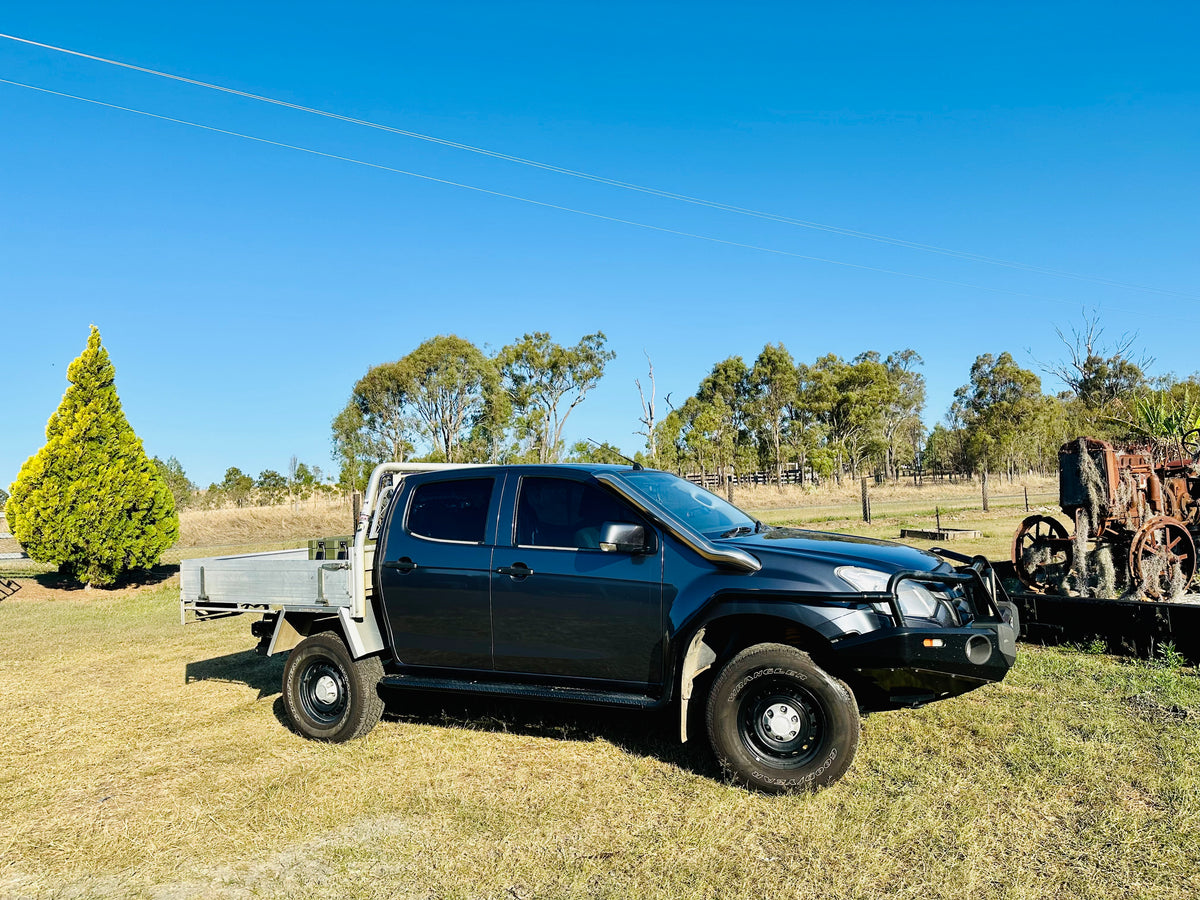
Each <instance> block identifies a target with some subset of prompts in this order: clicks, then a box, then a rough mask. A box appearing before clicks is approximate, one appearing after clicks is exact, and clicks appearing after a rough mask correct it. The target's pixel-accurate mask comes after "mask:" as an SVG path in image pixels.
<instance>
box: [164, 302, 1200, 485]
mask: <svg viewBox="0 0 1200 900" xmlns="http://www.w3.org/2000/svg"><path fill="white" fill-rule="evenodd" d="M1058 334H1059V337H1060V339H1061V341H1062V345H1063V354H1064V355H1063V358H1061V359H1059V360H1056V361H1052V362H1049V363H1038V364H1036V365H1037V366H1038V368H1039V369H1040V370H1041V372H1042V374H1044V375H1052V376H1054V377H1056V378H1057V379H1058V380H1060V381H1061V382H1062V383H1063V384H1064V385H1065V386H1066V387H1065V389H1064V390H1063V391H1061V392H1059V393H1057V394H1048V393H1046V392H1044V390H1043V387H1042V378H1041V375H1039V374H1038V372H1037V371H1035V370H1034V369H1031V368H1025V367H1023V366H1021V365H1020V364H1018V362H1017V361H1016V360H1015V358H1014V357H1013V355H1012V354H1011V353H1009V352H1001V353H999V354H992V353H984V354H981V355H979V356H978V357H976V359H975V361H974V363H973V364H972V366H971V369H970V371H969V373H968V376H967V381H966V383H965V384H963V385H962V386H961V387H959V388H958V390H957V391H955V394H954V400H953V402H952V403H951V406H950V408H949V410H948V411H947V412H946V413H945V415H944V417H943V418H942V420H941V421H939V422H937V423H936V424H935V425H934V427H933V428H932V429H928V428H926V426H925V424H924V414H925V397H926V384H925V377H924V375H923V373H922V371H921V370H922V367H923V365H924V361H923V360H922V358H921V356H920V354H919V353H917V351H915V350H913V349H911V348H904V349H898V350H895V351H893V352H891V353H889V354H887V355H886V356H884V355H883V354H881V353H879V352H877V351H873V350H868V351H864V352H862V353H859V354H858V355H857V356H854V357H853V358H850V359H848V360H847V359H844V358H842V357H840V356H838V355H836V354H826V355H824V356H821V357H818V358H817V359H815V360H812V361H803V360H802V361H797V360H795V359H794V358H793V356H792V354H791V353H790V352H789V351H788V349H787V347H786V346H784V344H782V343H768V344H767V345H765V346H764V347H763V349H762V351H761V352H760V353H759V354H758V356H757V357H756V358H755V359H754V360H753V361H752V362H750V363H747V362H746V361H745V360H744V359H743V358H742V357H741V356H730V357H728V358H726V359H724V360H721V361H720V362H717V363H715V364H714V365H713V366H712V368H711V369H710V371H709V372H708V374H706V375H705V376H704V377H703V378H702V379H701V381H700V383H699V385H698V386H697V388H696V390H695V392H694V393H693V394H692V395H691V396H689V397H687V398H686V399H684V400H682V401H674V402H673V401H672V398H671V396H670V395H667V396H666V397H664V398H662V399H661V401H660V399H659V398H658V396H657V391H656V385H655V376H654V366H653V362H652V361H651V359H650V357H649V356H648V355H647V365H648V377H647V379H646V381H645V383H643V381H642V379H637V380H635V382H634V387H636V390H637V394H638V398H639V400H640V404H641V415H640V416H638V417H637V422H638V423H639V425H640V427H639V428H638V429H636V430H634V432H633V433H635V434H637V435H639V436H640V437H641V438H642V439H643V441H644V446H643V447H642V448H641V449H639V450H638V451H637V452H636V453H635V454H634V459H635V460H636V461H637V462H640V463H643V464H645V465H648V466H652V467H655V468H661V469H667V470H670V471H675V472H679V473H681V474H684V473H704V474H710V475H711V474H716V475H717V478H718V482H719V483H725V482H726V481H727V480H728V479H729V478H730V477H731V476H733V475H735V474H739V473H740V474H746V473H750V472H767V473H770V474H771V475H772V476H773V477H774V479H775V480H776V481H778V482H782V480H783V474H784V471H785V469H786V470H789V471H790V475H791V477H790V480H792V481H799V482H801V483H812V482H817V481H822V480H826V479H834V480H840V479H842V478H843V477H851V478H858V477H861V476H863V475H871V476H874V477H876V478H880V479H883V478H890V479H896V478H899V477H901V475H902V474H916V473H927V474H937V475H948V476H951V477H956V476H957V477H970V476H972V475H974V474H977V473H980V472H983V471H988V472H991V473H994V474H1002V475H1007V476H1008V477H1010V478H1015V477H1017V476H1018V474H1020V473H1022V472H1040V473H1052V472H1054V471H1055V470H1056V469H1057V464H1058V459H1057V453H1058V448H1059V447H1060V446H1061V445H1062V444H1063V443H1064V442H1066V441H1068V440H1070V439H1072V438H1074V437H1077V436H1079V435H1083V434H1087V435H1089V436H1093V437H1100V438H1105V439H1109V440H1113V441H1116V442H1118V443H1119V442H1139V443H1151V444H1156V446H1157V447H1158V449H1159V450H1160V451H1161V452H1162V453H1164V454H1167V453H1172V452H1178V453H1180V454H1181V453H1182V452H1183V451H1182V446H1181V437H1182V436H1183V435H1184V434H1185V433H1186V432H1187V431H1189V430H1190V429H1194V428H1200V381H1198V380H1197V376H1195V375H1193V376H1191V377H1189V378H1187V379H1183V380H1181V379H1178V378H1176V377H1174V376H1172V375H1168V376H1164V377H1159V378H1151V377H1150V376H1149V375H1148V374H1147V371H1146V370H1147V369H1148V368H1149V366H1150V365H1151V364H1152V362H1153V360H1151V359H1148V358H1146V357H1141V358H1135V355H1134V352H1133V349H1132V348H1133V341H1134V338H1131V337H1128V336H1126V337H1123V338H1122V339H1121V340H1120V341H1119V342H1117V344H1115V345H1113V346H1105V345H1104V344H1103V342H1102V336H1103V330H1102V328H1101V327H1100V325H1099V322H1098V319H1097V318H1095V317H1094V316H1093V317H1091V318H1086V317H1085V319H1084V322H1083V325H1082V326H1081V327H1080V328H1078V329H1075V330H1072V331H1071V332H1070V334H1069V335H1064V334H1063V333H1062V332H1061V331H1059V332H1058ZM615 355H616V354H615V353H613V352H612V351H611V350H609V349H608V347H607V340H606V338H605V335H604V333H603V332H600V331H598V332H595V333H593V334H588V335H585V336H583V337H582V338H581V339H580V340H579V341H578V342H577V343H575V344H573V345H565V344H560V343H557V342H556V341H554V340H553V339H552V337H551V336H550V335H549V334H548V333H546V332H531V333H526V334H524V335H523V336H522V337H521V338H520V339H518V340H516V341H514V342H513V343H511V344H508V345H506V346H504V347H501V348H500V349H499V350H497V351H495V352H492V353H490V354H489V353H487V352H485V351H484V350H483V349H481V348H479V347H477V346H476V345H475V344H473V343H471V342H470V341H468V340H465V339H463V338H460V337H458V336H456V335H453V334H450V335H439V336H437V337H433V338H430V339H428V340H426V341H424V342H422V343H421V344H420V345H419V346H417V347H416V348H415V349H414V350H412V351H411V352H410V353H408V354H406V355H405V356H403V357H401V358H400V359H398V360H395V361H393V362H384V363H379V364H376V365H372V366H370V367H369V368H368V369H367V371H366V372H365V373H364V374H363V376H362V377H361V378H359V379H358V381H357V382H355V384H354V385H353V387H352V389H351V391H350V396H349V399H348V400H347V402H346V404H345V406H344V407H343V408H342V410H341V411H340V412H339V413H338V414H337V415H336V416H335V417H334V418H333V421H332V429H331V439H332V446H333V458H334V460H335V463H336V466H337V475H336V479H337V484H336V487H335V486H333V485H331V484H329V483H328V482H327V481H326V480H325V477H324V476H323V473H322V472H321V470H320V468H319V467H317V466H309V465H306V464H304V463H299V462H298V461H297V460H296V459H295V458H293V459H292V465H291V468H290V470H289V472H288V474H287V475H283V474H281V473H279V472H276V471H274V470H266V471H264V472H262V473H260V474H259V476H258V477H257V478H254V477H252V476H250V475H248V474H245V473H243V472H242V471H241V470H240V469H237V468H236V467H234V468H230V469H228V470H227V471H226V473H225V478H224V479H223V480H222V481H221V482H219V483H214V484H211V485H209V487H208V489H207V490H205V491H197V489H196V487H195V486H194V485H192V484H191V483H190V481H188V480H187V478H186V475H184V473H183V470H182V467H181V466H179V464H178V461H177V460H175V459H174V458H172V459H171V460H168V461H167V463H163V462H162V461H161V460H157V459H156V460H155V462H156V464H157V465H158V466H159V469H160V472H161V474H162V475H163V477H164V478H165V479H166V480H167V483H168V484H169V485H170V486H171V489H172V493H173V494H174V495H175V497H176V502H177V505H179V506H181V507H182V506H188V505H200V506H228V505H233V506H244V505H251V504H264V505H268V504H278V503H286V502H295V501H296V500H297V499H304V498H307V497H310V496H312V495H314V494H316V493H320V492H323V491H324V492H332V491H334V490H343V491H348V490H360V489H362V488H363V487H365V485H366V482H367V479H368V478H369V476H370V473H371V470H372V468H374V466H375V465H376V464H378V463H379V462H383V461H388V460H396V461H405V460H410V461H428V462H483V463H512V462H537V463H549V462H558V461H562V460H570V461H581V462H620V461H622V460H625V459H626V457H625V456H624V455H623V454H622V453H621V451H620V449H619V448H618V446H616V442H611V441H605V442H604V443H602V444H590V443H588V442H580V443H576V444H574V445H572V446H569V447H568V446H567V445H566V443H565V441H564V439H563V431H564V427H565V425H566V423H567V420H568V418H569V417H570V416H571V414H572V413H573V412H574V411H575V410H576V409H577V408H578V407H579V405H580V404H581V403H582V402H583V401H584V400H585V399H586V397H587V396H588V394H589V393H590V392H591V391H592V390H593V389H594V388H595V386H596V385H597V384H598V383H599V382H600V380H601V378H602V377H603V376H604V372H605V368H606V366H607V364H608V363H609V362H610V361H611V360H612V359H614V358H615Z"/></svg>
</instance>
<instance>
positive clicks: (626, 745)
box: [186, 650, 722, 779]
mask: <svg viewBox="0 0 1200 900" xmlns="http://www.w3.org/2000/svg"><path fill="white" fill-rule="evenodd" d="M285 659H286V655H285V654H277V655H276V656H274V657H270V658H268V657H264V656H260V655H259V654H258V653H256V652H255V651H254V650H243V651H240V652H238V653H230V654H228V655H226V656H218V657H215V658H213V659H206V660H201V661H198V662H193V663H188V664H187V667H186V678H187V683H188V684H192V683H194V682H197V681H225V682H236V683H239V684H245V685H248V686H249V687H252V688H254V689H255V690H257V691H258V696H259V699H263V698H265V697H270V696H273V695H278V694H280V691H281V683H282V678H283V665H284V661H285ZM381 695H382V697H383V699H384V702H385V703H386V704H387V706H386V709H385V712H384V718H385V719H386V720H387V721H390V722H398V723H404V722H412V723H419V724H423V725H434V726H442V727H447V728H465V729H470V730H472V731H476V732H482V733H486V732H492V733H499V734H520V735H529V736H532V737H547V738H553V739H555V740H561V741H595V740H605V741H609V742H610V743H612V744H614V745H615V746H617V747H619V748H620V749H622V750H623V751H625V752H626V753H632V754H635V755H637V756H644V757H652V758H654V759H658V760H660V761H662V762H665V763H668V764H670V765H673V766H676V767H677V768H679V769H682V770H684V771H688V772H692V773H695V774H697V775H700V776H702V777H705V778H712V779H720V778H721V777H722V775H721V768H720V766H719V765H718V764H717V762H716V760H715V759H714V757H713V756H712V753H711V752H710V751H709V749H708V740H707V737H706V734H705V731H704V725H703V721H702V718H701V717H699V716H698V717H696V718H695V719H693V723H692V725H691V726H690V728H689V732H690V739H689V741H688V743H687V744H680V742H679V717H678V716H679V714H678V710H677V708H674V707H673V708H671V709H670V710H668V711H662V712H646V711H634V710H620V709H605V708H602V707H593V706H577V705H572V704H566V703H548V702H545V701H538V700H516V699H507V698H497V697H476V696H472V695H469V694H452V693H442V692H437V691H411V690H396V689H387V688H385V689H383V690H382V692H381ZM702 707H703V704H696V705H694V709H695V711H696V712H701V710H702ZM272 712H273V713H274V715H275V718H276V719H277V720H278V721H279V723H280V725H282V726H283V727H284V728H287V729H288V730H289V731H293V732H294V731H295V728H293V727H292V723H291V720H290V719H289V718H288V716H287V713H286V712H285V710H284V706H283V697H282V696H277V697H276V699H275V703H274V704H273V705H272Z"/></svg>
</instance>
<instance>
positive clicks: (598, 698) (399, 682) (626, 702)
mask: <svg viewBox="0 0 1200 900" xmlns="http://www.w3.org/2000/svg"><path fill="white" fill-rule="evenodd" d="M379 683H380V684H381V685H383V686H384V687H389V688H401V689H404V690H418V691H453V692H454V693H458V694H488V695H494V696H499V697H517V698H521V699H529V700H554V701H560V702H564V703H588V704H594V705H599V706H619V707H622V708H625V709H652V708H653V707H655V706H657V705H658V701H657V700H656V699H655V698H653V697H647V696H646V695H645V694H626V693H621V692H617V691H595V690H587V689H585V688H566V687H543V686H541V685H536V684H514V683H513V682H510V681H460V680H458V679H454V678H432V677H428V676H425V675H384V676H383V678H382V679H381V681H380V682H379Z"/></svg>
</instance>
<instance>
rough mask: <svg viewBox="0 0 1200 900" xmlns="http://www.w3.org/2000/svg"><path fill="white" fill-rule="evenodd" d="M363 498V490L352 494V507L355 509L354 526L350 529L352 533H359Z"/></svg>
mask: <svg viewBox="0 0 1200 900" xmlns="http://www.w3.org/2000/svg"><path fill="white" fill-rule="evenodd" d="M362 500H363V498H362V492H361V491H355V492H354V493H353V494H352V495H351V499H350V508H351V509H352V510H353V511H354V526H353V528H351V530H350V533H351V534H357V533H358V517H359V515H360V514H361V513H362Z"/></svg>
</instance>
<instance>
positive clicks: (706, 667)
mask: <svg viewBox="0 0 1200 900" xmlns="http://www.w3.org/2000/svg"><path fill="white" fill-rule="evenodd" d="M764 643H772V644H787V645H789V646H792V647H795V648H796V649H798V650H803V651H805V652H806V653H808V654H809V655H810V656H812V657H813V658H814V660H817V661H820V660H822V659H824V657H825V656H826V655H827V654H826V652H825V651H826V650H827V649H828V647H829V641H828V640H827V639H826V638H825V637H824V636H823V635H822V634H821V633H820V632H819V631H817V630H816V629H815V628H813V627H811V626H810V625H807V624H805V623H804V622H801V621H799V620H798V619H795V618H791V617H789V616H786V615H781V614H779V612H778V611H777V610H772V609H770V607H766V608H763V604H760V603H758V602H754V603H752V604H750V605H749V606H741V605H739V604H738V603H737V601H736V599H734V598H724V599H723V601H722V603H721V604H720V606H718V607H716V608H715V609H713V610H712V611H711V612H710V614H709V615H707V616H705V617H704V618H703V619H702V620H701V621H700V622H695V623H692V625H691V627H690V628H689V629H688V631H687V633H686V637H684V638H683V639H682V640H681V641H680V642H679V643H678V646H679V647H681V648H683V653H682V655H681V657H680V663H679V676H678V678H679V680H678V690H679V739H680V742H681V743H687V741H688V739H689V737H690V736H691V731H692V729H691V728H690V727H689V715H690V714H689V706H690V705H691V699H692V697H693V695H694V694H695V692H696V687H697V685H698V684H701V683H703V681H705V680H707V679H710V678H712V677H714V676H715V673H716V672H717V670H719V669H720V667H721V666H723V665H725V663H727V662H728V661H729V660H731V659H732V658H733V657H734V656H736V655H737V654H738V653H740V652H741V651H742V650H744V649H746V648H747V647H752V646H754V645H755V644H764Z"/></svg>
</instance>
